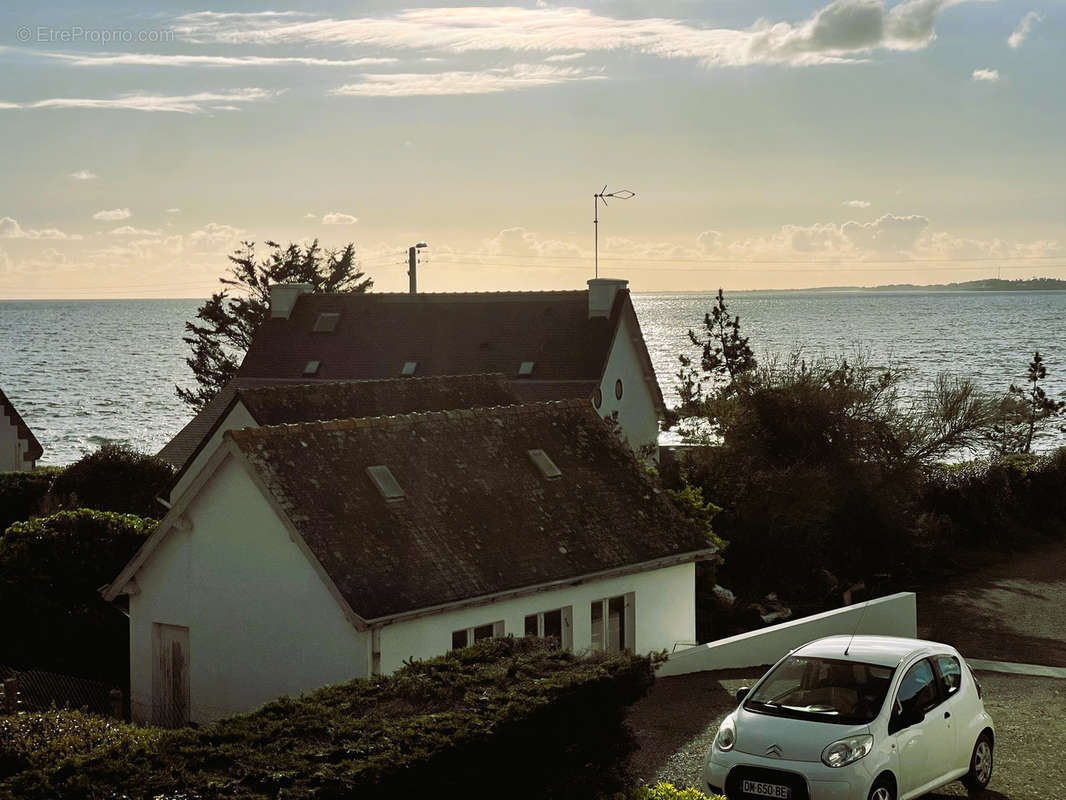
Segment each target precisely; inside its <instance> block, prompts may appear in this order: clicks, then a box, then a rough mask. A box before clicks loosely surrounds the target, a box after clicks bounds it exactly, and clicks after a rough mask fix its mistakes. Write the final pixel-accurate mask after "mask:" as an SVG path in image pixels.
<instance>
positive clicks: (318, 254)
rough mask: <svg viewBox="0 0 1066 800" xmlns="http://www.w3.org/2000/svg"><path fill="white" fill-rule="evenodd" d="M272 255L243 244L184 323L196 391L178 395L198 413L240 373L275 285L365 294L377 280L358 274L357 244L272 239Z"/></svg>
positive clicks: (247, 243)
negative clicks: (216, 287)
mask: <svg viewBox="0 0 1066 800" xmlns="http://www.w3.org/2000/svg"><path fill="white" fill-rule="evenodd" d="M265 244H266V246H267V247H268V248H270V253H269V255H268V256H267V257H266V258H264V259H263V260H262V261H259V262H257V261H256V257H255V243H254V242H243V243H242V245H243V247H242V249H240V250H237V251H235V252H234V253H233V255H231V256H229V260H230V262H231V263H232V266H231V267H230V270H229V273H228V274H227V275H224V276H222V277H221V278H219V283H221V284H222V285H223V286H224V287H225V288H223V289H222V291H220V292H216V293H215V294H213V295H211V298H210V299H209V300H207V301H206V302H204V304H203V305H202V306H200V308H199V310H198V311H197V312H196V319H197V320H199V322H196V321H192V322H186V323H185V332H186V334H187V335H186V336H185V337H183V341H185V343H186V344H188V345H189V347H190V348H191V349H192V355H191V356H190V357H188V358H186V359H185V363H187V364H188V365H189V368H190V369H191V370H192V372H193V377H194V378H195V379H196V383H197V385H196V386H195V387H194V388H183V387H181V386H176V387H174V388H175V389H176V390H177V393H178V397H180V398H181V399H182V401H184V402H185V403H186V404H188V405H189V406H192V408H194V409H195V410H197V411H199V410H200V409H202V408H203V407H204V406H205V405H207V403H208V402H209V401H210V400H211V398H212V397H214V396H215V394H216V393H217V392H218V391H219V390H220V389H221V388H222V387H224V386H225V385H226V384H227V383H229V381H230V380H231V379H232V378H233V376H234V375H235V374H236V372H237V368H238V367H239V366H240V361H241V359H242V358H243V357H244V354H245V353H246V352H247V351H248V347H249V345H251V343H252V337H253V336H254V335H255V332H256V330H257V329H258V328H259V325H260V323H262V321H263V320H264V319H266V316H267V313H268V312H269V310H270V286H271V285H272V284H275V283H308V284H310V285H311V286H312V287H313V289H312V291H315V292H342V293H362V292H366V291H368V290H369V289H370V288H371V287H372V286H373V285H374V281H373V280H371V279H370V278H367V277H365V275H364V273H363V272H361V271H360V270H359V265H358V262H357V261H356V258H355V245H354V244H352V243H348V244H347V245H346V246H345V247H344V248H342V249H340V250H323V249H322V248H321V247H319V245H318V240H317V239H316V240H315V241H313V242H312V243H311V244H309V245H306V246H304V247H301V246H300V245H299V244H289V246H288V247H284V248H283V247H282V246H281V245H279V244H277V243H276V242H271V241H267V242H266V243H265Z"/></svg>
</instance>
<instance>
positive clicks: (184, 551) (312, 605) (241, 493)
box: [130, 458, 369, 722]
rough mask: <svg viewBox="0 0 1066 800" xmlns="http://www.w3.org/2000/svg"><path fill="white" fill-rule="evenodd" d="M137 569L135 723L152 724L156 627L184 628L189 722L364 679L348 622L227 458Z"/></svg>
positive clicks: (361, 650)
mask: <svg viewBox="0 0 1066 800" xmlns="http://www.w3.org/2000/svg"><path fill="white" fill-rule="evenodd" d="M185 516H187V517H188V519H189V520H190V522H191V523H192V529H191V530H190V531H187V532H181V531H178V530H174V531H172V532H171V534H170V535H169V536H168V537H167V538H166V539H165V540H164V541H163V543H162V544H161V545H160V546H159V547H158V549H157V550H156V551H155V552H154V553H153V555H152V557H151V558H149V559H148V561H147V562H146V564H145V565H144V566H143V567H142V568H141V569H140V570H139V571H138V573H137V576H136V582H137V585H138V587H139V589H140V591H139V593H136V594H132V595H131V596H130V670H131V700H132V707H133V715H134V719H136V720H138V721H150V719H151V708H152V707H151V696H152V667H153V663H152V630H153V623H163V624H168V625H181V626H186V627H188V628H189V684H190V686H189V690H190V691H189V693H190V703H191V712H190V718H191V719H192V720H193V721H194V722H206V721H209V720H212V719H217V718H219V717H222V716H226V715H229V714H233V713H238V712H243V711H249V710H251V709H254V708H256V707H258V706H260V705H262V704H263V703H265V702H267V701H269V700H273V699H274V698H277V697H279V696H281V695H286V694H288V695H298V694H300V693H302V692H306V691H310V690H313V689H316V688H318V687H320V686H324V685H326V684H330V683H339V682H343V681H347V680H351V679H352V678H355V677H360V676H365V675H366V674H367V673H368V671H369V653H368V649H369V635H368V634H365V633H360V632H358V631H357V630H355V628H354V627H352V625H351V623H350V622H349V621H348V619H347V618H346V617H345V616H344V614H343V613H342V611H341V608H340V606H339V605H338V604H337V602H336V601H335V600H334V598H333V595H332V594H331V593H330V592H329V590H328V589H327V588H326V586H325V584H323V582H322V580H321V579H320V578H319V576H318V574H317V573H316V571H315V570H314V568H313V567H312V566H311V564H310V563H309V562H308V560H307V558H306V557H305V556H304V554H303V553H302V552H301V550H300V549H299V548H298V547H297V545H296V544H295V543H293V541H292V540H291V539H290V538H289V535H288V531H287V529H286V528H285V526H284V525H283V524H282V523H281V521H280V520H279V519H278V518H277V516H276V515H275V513H274V511H273V509H272V508H271V507H270V506H269V504H268V503H267V502H266V500H265V499H264V498H263V496H262V494H261V493H260V491H259V490H258V488H257V487H256V486H255V484H253V483H252V481H251V479H250V478H249V476H248V474H247V473H246V472H245V470H244V468H243V467H242V466H241V465H240V464H239V463H237V462H236V461H235V460H233V459H232V458H228V459H227V460H226V461H225V462H224V463H223V464H222V465H221V466H220V467H219V468H218V470H217V471H216V472H215V475H214V476H213V478H212V479H211V480H210V481H208V482H207V484H206V485H205V486H204V488H203V490H202V491H201V492H200V494H199V495H198V496H197V497H196V498H195V500H193V502H192V503H191V504H190V505H189V507H188V509H187V510H186V512H185Z"/></svg>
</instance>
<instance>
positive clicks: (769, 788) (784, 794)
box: [741, 781, 792, 800]
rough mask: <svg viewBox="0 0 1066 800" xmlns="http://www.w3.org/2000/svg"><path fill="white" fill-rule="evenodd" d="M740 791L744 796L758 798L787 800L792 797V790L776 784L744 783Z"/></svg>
mask: <svg viewBox="0 0 1066 800" xmlns="http://www.w3.org/2000/svg"><path fill="white" fill-rule="evenodd" d="M741 789H742V790H743V792H744V794H757V795H759V796H760V797H778V798H781V800H788V798H790V797H792V789H790V788H789V787H787V786H781V785H780V784H777V783H762V782H760V781H744V782H743V785H742V786H741Z"/></svg>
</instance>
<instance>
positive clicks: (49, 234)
mask: <svg viewBox="0 0 1066 800" xmlns="http://www.w3.org/2000/svg"><path fill="white" fill-rule="evenodd" d="M80 238H81V236H80V235H78V234H66V233H63V231H60V230H57V229H55V228H42V229H40V230H32V229H29V228H23V227H22V226H21V225H19V223H18V220H15V219H12V218H11V217H0V239H80Z"/></svg>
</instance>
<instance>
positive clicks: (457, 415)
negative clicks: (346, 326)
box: [223, 397, 598, 441]
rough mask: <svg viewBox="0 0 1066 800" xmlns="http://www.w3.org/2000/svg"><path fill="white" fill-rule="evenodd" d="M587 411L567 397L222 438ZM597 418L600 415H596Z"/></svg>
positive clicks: (297, 425)
mask: <svg viewBox="0 0 1066 800" xmlns="http://www.w3.org/2000/svg"><path fill="white" fill-rule="evenodd" d="M578 408H585V409H588V410H590V411H593V412H594V413H595V410H594V409H593V408H592V404H591V403H590V402H589V401H588V400H586V399H584V398H579V397H575V398H567V399H564V400H545V401H542V402H539V403H516V404H513V405H506V406H479V407H476V408H459V409H451V410H446V411H413V412H409V413H406V414H385V415H380V416H376V417H347V418H344V419H333V420H315V421H313V422H291V423H283V424H280V425H262V426H260V427H258V428H241V429H236V430H228V431H226V432H225V433H224V434H223V435H224V436H229V437H231V438H232V439H234V440H235V441H240V440H249V441H250V440H254V439H261V438H270V437H271V436H274V435H277V434H279V433H280V432H282V431H284V432H289V433H295V432H296V431H297V430H305V431H312V430H328V431H344V430H355V429H357V428H385V427H399V426H403V425H414V424H416V423H420V422H431V421H435V420H437V421H441V422H445V423H452V422H456V421H458V420H461V419H488V418H490V417H493V416H506V417H519V416H522V415H526V414H535V413H537V412H538V411H541V412H544V411H550V410H552V409H558V410H560V411H562V410H568V409H578ZM597 416H598V415H597Z"/></svg>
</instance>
